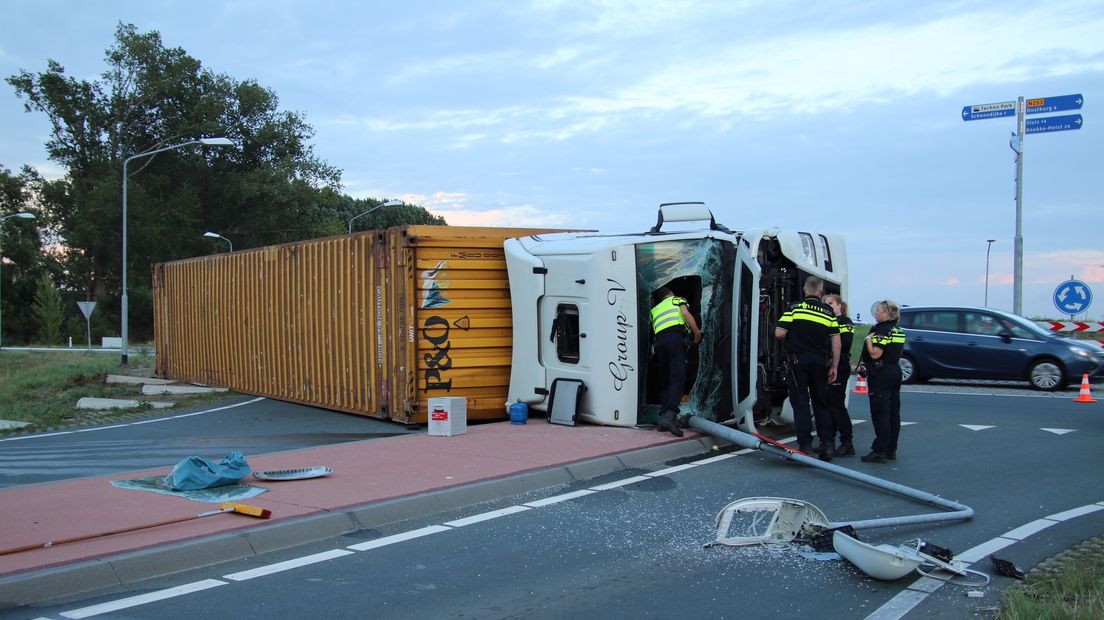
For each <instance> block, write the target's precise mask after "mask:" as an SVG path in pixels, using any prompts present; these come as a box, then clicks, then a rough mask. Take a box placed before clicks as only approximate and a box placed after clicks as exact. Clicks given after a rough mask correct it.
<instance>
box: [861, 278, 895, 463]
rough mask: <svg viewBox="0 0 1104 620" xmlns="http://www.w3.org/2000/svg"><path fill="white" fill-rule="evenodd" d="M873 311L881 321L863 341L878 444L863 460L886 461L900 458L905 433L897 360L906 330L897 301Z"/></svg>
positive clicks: (874, 308)
mask: <svg viewBox="0 0 1104 620" xmlns="http://www.w3.org/2000/svg"><path fill="white" fill-rule="evenodd" d="M870 312H871V313H872V314H873V315H874V320H876V321H878V324H877V325H875V326H874V327H873V328H871V330H870V334H868V335H867V337H866V340H865V341H864V342H863V353H862V366H863V368H865V371H866V373H867V379H868V382H869V384H870V421H871V422H873V423H874V443H873V444H872V445H871V446H870V454H867V455H866V456H864V457H862V460H863V461H864V462H867V463H885V462H886V461H887V460H889V461H895V460H897V437H898V436H899V435H900V434H901V367H900V366H898V364H897V362H898V361H899V360H900V359H901V351H902V350H903V349H904V348H905V332H904V331H902V330H901V328H900V327H897V321H898V320H899V319H900V318H901V310H900V309H899V308H898V307H897V304H896V303H894V302H892V301H890V300H888V299H887V300H884V301H879V302H877V303H875V304H874V305H873V306H872V307H871V308H870Z"/></svg>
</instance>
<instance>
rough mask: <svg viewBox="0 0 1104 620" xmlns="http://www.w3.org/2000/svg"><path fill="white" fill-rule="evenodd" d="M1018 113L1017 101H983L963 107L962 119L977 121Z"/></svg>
mask: <svg viewBox="0 0 1104 620" xmlns="http://www.w3.org/2000/svg"><path fill="white" fill-rule="evenodd" d="M1015 114H1016V102H1015V101H1003V102H1001V103H982V104H978V105H968V106H965V107H963V108H962V120H964V121H977V120H981V119H983V118H1000V117H1002V116H1013V115H1015Z"/></svg>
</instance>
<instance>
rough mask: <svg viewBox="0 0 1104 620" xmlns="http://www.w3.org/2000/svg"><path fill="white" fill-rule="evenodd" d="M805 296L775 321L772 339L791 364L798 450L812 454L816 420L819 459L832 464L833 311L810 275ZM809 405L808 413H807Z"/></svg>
mask: <svg viewBox="0 0 1104 620" xmlns="http://www.w3.org/2000/svg"><path fill="white" fill-rule="evenodd" d="M804 291H805V299H804V300H803V301H801V302H800V303H796V304H794V305H792V306H790V309H789V310H787V311H786V313H785V314H783V315H782V318H780V319H778V326H777V327H775V329H774V335H775V337H776V338H780V339H783V340H785V341H786V352H787V353H788V361H789V373H788V376H787V377H786V382H787V383H788V387H789V391H790V406H792V407H793V413H794V426H795V427H796V430H797V447H798V449H799V450H801V451H802V452H812V448H813V435H812V432H813V419H814V417H815V419H816V433H817V437H819V438H820V449H819V454H818V456H819V457H820V459H821V460H824V461H830V460H832V456H833V450H832V444H833V443H834V440H835V438H834V435H835V432H834V427H833V425H832V412H831V411H829V409H828V384H829V383H832V382H833V381H835V380H836V367H837V366H839V358H840V338H839V325H838V324H837V323H836V315H835V314H834V313H833V312H832V309H831V308H829V307H828V306H826V305H824V303H823V302H821V301H820V298H821V297H822V296H823V295H824V281H823V280H821V279H820V278H818V277H816V276H809V277H808V278H807V279H806V280H805V286H804ZM810 401H811V402H812V412H810V411H809V403H810Z"/></svg>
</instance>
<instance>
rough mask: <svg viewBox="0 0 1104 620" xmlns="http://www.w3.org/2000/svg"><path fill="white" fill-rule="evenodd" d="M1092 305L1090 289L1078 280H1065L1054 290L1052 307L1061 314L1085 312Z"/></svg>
mask: <svg viewBox="0 0 1104 620" xmlns="http://www.w3.org/2000/svg"><path fill="white" fill-rule="evenodd" d="M1091 305H1092V289H1090V288H1089V285H1088V284H1085V283H1084V282H1082V281H1080V280H1066V281H1065V282H1063V283H1061V284H1059V285H1058V288H1056V289H1054V307H1055V308H1058V311H1059V312H1061V313H1062V314H1069V315H1074V314H1078V313H1081V312H1086V311H1087V310H1088V309H1089V306H1091Z"/></svg>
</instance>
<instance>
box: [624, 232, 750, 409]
mask: <svg viewBox="0 0 1104 620" xmlns="http://www.w3.org/2000/svg"><path fill="white" fill-rule="evenodd" d="M734 263H735V247H734V246H733V245H732V244H731V243H730V242H727V241H720V240H716V239H710V238H705V239H700V238H699V239H685V240H678V241H659V242H656V243H649V244H640V245H638V246H637V269H638V275H637V278H638V280H637V284H638V291H639V295H640V297H639V303H638V307H639V308H640V317H639V323H638V324H639V325H640V326H641V331H640V334H639V336H640V337H639V342H641V343H647V344H645V345H643V346H642V349H643V350H642V351H641V356H642V357H643V358H644V359H647V365H646V366H645V368H646V370H645V373H644V377H643V381H641V385H640V399H639V403H640V407H639V410H638V412H637V418H638V422H639V423H652V422H655V421H656V420H657V419H658V415H659V413H660V412H659V402H660V391H661V389H662V374H661V373H660V369H659V366H658V364H657V362H656V360H655V359H654V356H653V355H652V351H651V346H650V345H651V342H652V340H653V335H652V333H651V320H650V315H649V312H650V310H651V308H652V306H653V305H655V300H653V298H652V294H653V292H654V291H656V290H657V289H659V288H660V287H662V286H667V287H669V288H670V289H671V290H672V292H674V294H675V295H677V296H679V297H682V298H683V299H686V301H687V304H688V306H689V308H690V313H691V314H692V315H693V316H694V320H695V321H696V322H697V324H698V327H699V328H700V329H701V331H702V341H701V343H700V344H697V345H692V346H690V349H689V352H688V356H687V360H688V368H687V376H686V386H685V393H684V394H683V403H682V405H681V406H680V409H681V410H682V411H683V412H684V413H693V414H695V415H699V416H703V417H705V418H707V419H710V420H717V421H723V420H726V419H728V418H729V417H731V415H732V412H733V405H732V393H731V390H730V389H728V386H729V385H730V383H731V378H732V352H731V346H732V333H731V331H732V293H733V292H732V290H731V289H732V282H733V277H732V275H733V268H734ZM688 342H690V341H689V340H688Z"/></svg>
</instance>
